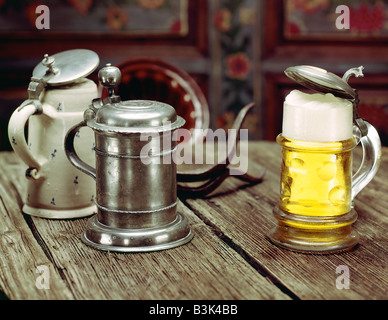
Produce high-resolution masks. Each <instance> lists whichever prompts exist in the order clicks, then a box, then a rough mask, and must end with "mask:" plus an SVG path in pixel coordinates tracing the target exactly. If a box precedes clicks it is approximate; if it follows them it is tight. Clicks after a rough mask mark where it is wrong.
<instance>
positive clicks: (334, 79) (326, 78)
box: [285, 66, 364, 100]
mask: <svg viewBox="0 0 388 320" xmlns="http://www.w3.org/2000/svg"><path fill="white" fill-rule="evenodd" d="M363 69H364V68H363V67H359V68H353V69H350V70H349V71H348V72H346V73H345V75H344V77H343V78H340V77H339V76H337V75H335V74H334V73H331V72H328V71H326V70H324V69H321V68H318V67H313V66H295V67H290V68H288V69H286V71H285V74H286V75H287V76H288V77H289V78H290V79H292V80H294V81H296V82H298V83H299V84H301V85H302V86H304V87H306V88H308V89H312V90H314V91H318V92H320V93H332V94H333V95H335V96H337V97H339V98H344V99H350V100H353V99H356V98H357V91H356V90H354V89H353V88H352V87H351V86H350V85H349V84H348V82H347V81H348V80H349V77H350V75H355V76H356V77H360V76H363V73H362V70H363Z"/></svg>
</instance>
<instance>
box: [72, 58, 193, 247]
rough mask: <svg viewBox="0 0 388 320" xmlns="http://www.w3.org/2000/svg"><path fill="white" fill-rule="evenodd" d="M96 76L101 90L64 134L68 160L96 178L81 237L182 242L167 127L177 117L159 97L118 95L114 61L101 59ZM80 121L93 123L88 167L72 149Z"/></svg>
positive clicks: (133, 243)
mask: <svg viewBox="0 0 388 320" xmlns="http://www.w3.org/2000/svg"><path fill="white" fill-rule="evenodd" d="M98 76H99V81H100V83H101V84H102V85H103V86H104V87H105V88H107V89H108V92H109V96H108V97H107V98H106V99H104V101H101V99H95V100H93V102H92V104H91V106H90V108H89V109H87V110H86V111H85V113H84V121H83V122H81V123H79V124H78V125H76V126H75V127H74V128H72V129H71V130H69V132H68V134H67V137H66V140H65V149H66V153H67V156H68V158H69V160H70V162H71V163H72V164H73V165H74V166H75V167H77V168H78V169H80V170H81V171H83V172H85V173H86V174H88V175H90V176H92V177H93V178H94V179H95V180H96V201H95V202H96V205H97V214H96V215H95V216H94V217H92V218H91V219H90V220H89V221H88V224H87V227H86V231H85V232H84V234H83V237H82V239H83V241H84V242H85V243H86V244H88V245H90V246H92V247H94V248H96V249H99V250H103V251H118V252H149V251H158V250H164V249H170V248H173V247H176V246H179V245H183V244H185V243H187V242H188V241H190V240H191V239H192V233H191V230H190V228H189V226H188V221H187V219H186V217H185V216H184V215H183V214H181V213H178V212H177V204H178V198H177V182H176V165H175V163H174V161H172V155H173V153H174V152H175V150H176V142H175V141H173V139H172V133H173V132H175V131H176V130H177V129H178V128H180V127H182V126H183V125H184V122H185V121H184V120H183V119H182V118H181V117H179V116H177V114H176V112H175V109H174V108H173V107H172V106H170V105H167V104H164V103H159V102H155V101H147V100H136V101H123V102H122V101H121V98H120V97H119V96H117V95H115V93H114V89H115V87H116V86H117V85H118V84H119V83H120V80H121V73H120V70H119V69H118V68H116V67H113V66H111V65H110V64H108V65H107V66H106V67H105V68H103V69H101V70H100V72H99V74H98ZM84 126H87V127H89V128H91V129H93V131H94V135H95V154H96V169H94V168H92V167H91V166H89V165H87V164H86V163H84V162H83V161H82V160H81V159H80V158H79V157H78V155H77V153H76V151H75V149H74V137H75V134H76V132H78V130H79V129H80V128H81V127H84ZM166 137H167V138H166ZM166 140H168V141H166ZM166 142H167V143H166Z"/></svg>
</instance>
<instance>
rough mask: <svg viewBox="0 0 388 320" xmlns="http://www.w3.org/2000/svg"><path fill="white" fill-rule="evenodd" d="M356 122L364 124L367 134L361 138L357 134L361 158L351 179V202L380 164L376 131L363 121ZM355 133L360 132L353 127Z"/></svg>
mask: <svg viewBox="0 0 388 320" xmlns="http://www.w3.org/2000/svg"><path fill="white" fill-rule="evenodd" d="M357 121H363V122H364V124H365V126H366V128H367V129H368V133H367V134H366V135H365V136H362V137H361V138H359V134H357V136H358V137H357V139H358V140H359V141H360V142H361V146H362V151H363V158H362V162H361V166H360V168H359V169H358V171H357V172H356V174H355V175H354V176H353V177H352V202H353V200H354V199H355V197H356V196H357V195H358V194H359V193H360V191H361V190H362V189H364V188H365V187H366V185H367V184H368V183H369V182H371V180H372V179H373V178H374V176H375V175H376V173H377V171H378V169H379V166H380V162H381V140H380V137H379V134H378V132H377V130H376V129H375V127H373V126H372V125H371V124H370V123H369V122H367V121H365V120H363V119H357ZM355 131H356V133H359V131H360V130H359V129H358V128H357V127H356V126H355ZM357 131H358V132H357Z"/></svg>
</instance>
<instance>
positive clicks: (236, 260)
mask: <svg viewBox="0 0 388 320" xmlns="http://www.w3.org/2000/svg"><path fill="white" fill-rule="evenodd" d="M5 158H6V160H8V163H7V161H6V160H4V159H5ZM2 159H3V160H2V161H3V164H4V165H5V164H6V165H7V170H3V174H4V175H6V173H7V175H8V176H10V179H8V180H2V181H1V184H2V187H3V188H4V189H6V188H9V186H10V184H11V182H10V181H11V180H12V179H14V182H13V184H14V187H13V191H12V192H13V194H6V193H3V192H2V198H5V197H6V198H8V201H9V202H11V203H12V202H14V199H19V201H18V202H17V203H13V206H14V207H13V211H12V212H8V211H7V209H5V208H1V209H2V211H1V212H2V214H3V215H2V220H4V221H1V224H2V225H4V222H6V223H8V224H9V225H10V228H11V227H13V228H14V229H16V228H18V229H20V230H23V234H28V239H27V240H28V241H21V240H20V239H15V238H14V240H13V242H14V246H17V247H18V251H20V252H18V251H17V252H16V253H15V252H14V251H13V250H12V249H13V248H9V250H8V252H9V254H12V255H13V256H9V255H2V272H1V273H2V276H1V278H0V279H1V280H0V288H1V290H2V291H3V292H4V294H5V295H6V296H7V297H8V298H10V299H17V298H20V299H38V298H39V299H40V298H41V296H42V294H43V295H44V297H45V298H49V299H68V298H69V299H70V298H74V299H114V300H120V299H131V300H137V299H146V300H148V299H151V300H152V299H160V300H168V299H195V300H197V299H199V300H206V299H289V296H288V295H286V294H284V293H283V292H282V291H281V290H280V289H279V288H278V287H277V286H275V285H274V284H273V283H272V282H271V281H269V280H268V279H267V278H266V277H263V276H262V275H261V274H259V273H258V272H257V271H256V270H255V269H254V268H252V267H251V265H250V264H249V263H247V262H246V261H245V260H244V259H243V258H242V257H241V256H240V255H239V254H238V253H236V252H235V251H234V250H233V249H232V248H230V247H229V246H228V244H226V243H225V242H223V241H222V239H220V238H218V237H217V236H216V235H215V234H214V233H213V231H212V229H211V228H209V227H208V226H206V225H205V224H204V223H203V222H202V221H201V220H200V219H199V218H198V217H196V216H195V215H194V214H193V213H192V212H191V211H190V210H188V209H187V208H186V207H185V206H184V205H183V204H182V203H180V205H179V210H180V211H182V212H183V213H184V214H186V215H187V216H188V217H189V219H190V221H191V228H192V230H193V231H194V233H195V237H194V239H193V240H192V242H191V243H189V244H187V245H185V246H182V247H179V248H176V249H173V250H169V251H163V252H155V253H149V254H117V253H110V252H108V253H105V252H100V251H97V250H94V249H92V248H89V247H87V246H86V245H84V244H83V243H81V241H80V235H81V233H82V232H83V230H84V228H85V224H86V221H87V218H85V219H78V220H59V221H58V220H47V219H41V218H35V217H26V218H25V219H24V218H23V215H22V214H21V212H20V208H21V206H22V201H21V196H20V195H21V194H23V192H24V188H25V187H24V185H25V183H24V181H23V179H20V178H19V177H20V175H21V174H22V173H23V169H21V167H20V165H16V164H15V166H14V167H12V166H11V165H10V164H9V161H11V160H12V159H13V158H12V157H10V155H8V156H5V155H2ZM2 168H4V166H2ZM13 169H14V170H13ZM10 172H12V173H10ZM2 191H3V190H2ZM16 220H17V221H16ZM15 223H18V225H17V226H14V224H15ZM24 237H27V236H24ZM5 239H8V237H6V236H4V233H3V234H2V240H3V242H4V241H5ZM26 251H27V252H28V255H27V254H26V253H25V252H26ZM26 260H28V261H29V264H31V266H29V267H28V270H31V269H32V270H34V268H35V266H36V265H38V264H43V265H47V266H49V267H50V270H52V271H53V272H52V273H53V276H52V277H51V281H50V284H51V285H52V286H51V288H50V290H45V291H44V292H41V291H38V290H37V289H36V288H35V281H36V277H37V276H36V275H35V274H34V273H33V272H31V271H30V272H29V273H25V272H24V273H23V272H22V271H23V270H25V268H27V266H26ZM13 264H15V269H14V270H13V269H12V265H13ZM10 268H11V272H7V270H8V269H10ZM21 274H23V276H22V278H20V277H21ZM15 275H19V276H18V277H17V276H15ZM22 283H28V284H29V285H28V286H23V289H20V287H21V284H22ZM61 287H62V288H63V290H62V289H60V288H61Z"/></svg>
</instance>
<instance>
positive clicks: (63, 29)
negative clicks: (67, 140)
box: [0, 0, 388, 150]
mask: <svg viewBox="0 0 388 320" xmlns="http://www.w3.org/2000/svg"><path fill="white" fill-rule="evenodd" d="M42 4H44V5H46V6H47V7H48V8H49V12H50V17H49V27H50V29H38V28H37V27H36V22H37V19H38V18H39V16H40V15H39V14H36V13H35V10H36V8H37V6H39V5H42ZM340 5H346V6H348V8H349V12H350V29H337V27H336V22H337V19H338V18H339V17H340V14H337V13H336V9H337V8H338V6H340ZM41 22H42V21H41ZM43 22H45V23H48V21H43ZM78 48H83V49H90V50H93V51H95V52H96V53H97V54H98V55H99V56H100V59H101V63H100V67H99V68H101V67H102V66H104V65H105V64H106V63H112V64H113V65H119V64H122V63H124V62H125V61H127V60H129V59H134V58H138V57H151V58H159V59H162V60H164V61H166V62H168V63H170V64H173V65H174V66H176V67H178V68H181V69H182V70H184V71H186V72H187V73H189V74H190V75H191V76H192V77H193V79H194V80H195V81H196V82H197V83H198V85H199V86H200V88H201V89H202V91H203V93H204V94H205V97H206V99H207V101H208V104H209V110H210V127H211V128H213V129H216V128H225V129H227V128H230V126H231V125H232V124H233V121H234V119H235V116H236V114H237V113H238V112H239V110H240V109H241V108H242V107H243V106H245V105H246V104H248V103H250V102H252V101H253V102H255V104H256V107H255V109H254V111H253V112H251V113H250V114H249V115H248V117H247V119H246V122H245V125H244V127H245V128H248V129H249V132H250V137H251V139H256V140H258V139H263V140H271V141H274V140H275V138H276V136H277V135H278V134H279V133H281V122H282V107H283V106H282V104H283V100H284V97H285V96H286V95H287V94H288V93H289V92H290V91H291V90H292V89H295V88H301V87H299V85H298V84H297V83H294V82H293V81H291V80H290V79H288V78H287V77H286V76H285V75H284V70H285V69H286V68H287V67H290V66H295V65H302V64H303V65H313V66H317V67H321V68H324V69H327V70H329V71H331V72H334V73H336V74H338V75H340V76H341V77H342V75H343V74H344V73H345V72H346V71H347V70H348V69H350V68H353V67H358V66H360V65H363V66H364V67H365V71H364V73H365V77H364V78H359V79H355V78H352V79H351V80H350V84H351V86H352V87H354V88H356V89H357V90H358V91H359V95H360V100H361V103H360V108H359V112H360V115H361V116H362V117H363V118H365V119H367V120H368V121H370V122H371V123H372V124H373V125H374V126H375V127H376V128H377V129H378V130H379V132H380V134H381V138H382V141H383V144H384V145H388V90H387V89H388V0H387V1H386V0H384V1H383V0H352V1H349V0H106V1H104V0H101V1H97V0H52V1H27V0H12V1H10V0H0V150H11V147H10V144H9V141H8V137H7V125H8V119H9V117H10V115H11V114H12V112H13V111H14V110H15V109H16V108H17V107H18V106H19V105H20V104H21V103H22V102H23V101H24V100H25V99H26V98H27V87H28V84H29V82H30V78H31V75H32V70H33V69H34V67H35V66H36V65H37V64H38V63H39V62H40V61H41V60H42V59H43V55H44V54H46V53H47V54H49V55H51V54H55V53H57V52H60V51H64V50H69V49H78ZM99 68H98V69H99ZM98 69H97V70H96V72H94V73H93V74H92V75H91V76H89V78H91V79H93V80H94V81H97V71H98ZM86 107H87V106H85V108H86Z"/></svg>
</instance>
